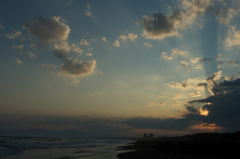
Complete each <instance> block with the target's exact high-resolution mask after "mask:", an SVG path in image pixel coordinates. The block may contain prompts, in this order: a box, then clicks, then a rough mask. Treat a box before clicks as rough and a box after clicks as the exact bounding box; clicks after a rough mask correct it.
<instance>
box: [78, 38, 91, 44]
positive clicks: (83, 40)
mask: <svg viewBox="0 0 240 159" xmlns="http://www.w3.org/2000/svg"><path fill="white" fill-rule="evenodd" d="M80 45H90V43H89V42H88V41H87V40H86V39H82V40H81V41H80Z"/></svg>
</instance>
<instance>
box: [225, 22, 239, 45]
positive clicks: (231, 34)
mask: <svg viewBox="0 0 240 159" xmlns="http://www.w3.org/2000/svg"><path fill="white" fill-rule="evenodd" d="M235 29H236V28H235V27H234V26H231V27H229V30H228V34H227V37H226V40H225V41H226V45H227V46H233V45H240V29H239V30H235Z"/></svg>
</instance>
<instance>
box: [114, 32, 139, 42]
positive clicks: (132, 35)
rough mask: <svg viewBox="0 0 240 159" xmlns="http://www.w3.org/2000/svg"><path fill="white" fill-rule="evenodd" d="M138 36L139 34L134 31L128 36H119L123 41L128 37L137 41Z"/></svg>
mask: <svg viewBox="0 0 240 159" xmlns="http://www.w3.org/2000/svg"><path fill="white" fill-rule="evenodd" d="M136 38H138V35H135V34H133V33H128V36H126V35H121V36H119V37H118V39H122V40H123V41H126V40H128V39H130V40H131V41H135V39H136Z"/></svg>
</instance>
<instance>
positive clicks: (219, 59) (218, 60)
mask: <svg viewBox="0 0 240 159" xmlns="http://www.w3.org/2000/svg"><path fill="white" fill-rule="evenodd" d="M222 60H223V59H222V54H218V57H217V58H216V61H217V62H218V63H219V64H223V63H224V62H223V61H222Z"/></svg>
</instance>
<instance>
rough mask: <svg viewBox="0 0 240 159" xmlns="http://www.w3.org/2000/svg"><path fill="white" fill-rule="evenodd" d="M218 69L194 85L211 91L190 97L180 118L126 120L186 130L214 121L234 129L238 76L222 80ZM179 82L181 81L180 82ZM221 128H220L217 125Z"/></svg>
mask: <svg viewBox="0 0 240 159" xmlns="http://www.w3.org/2000/svg"><path fill="white" fill-rule="evenodd" d="M221 79H222V75H221V71H219V72H217V73H214V74H212V75H211V76H209V77H208V78H206V81H207V83H198V84H196V85H195V86H197V87H207V86H209V92H211V93H212V95H210V96H208V97H206V98H204V99H199V100H193V101H189V102H188V104H187V105H186V110H187V111H186V112H184V113H183V115H182V118H180V119H174V118H167V119H159V118H144V117H135V118H129V119H127V120H126V122H125V123H126V124H128V125H130V126H132V127H134V128H149V129H150V128H152V129H167V130H188V129H189V128H192V127H194V126H196V125H202V126H204V125H205V126H206V124H207V125H209V124H210V125H214V127H215V128H224V129H222V130H225V131H236V130H239V129H240V127H239V125H240V98H239V97H240V78H238V79H234V80H232V81H226V80H224V81H222V82H217V80H221ZM179 86H181V84H180V83H179ZM218 130H220V129H218Z"/></svg>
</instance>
